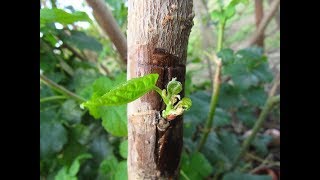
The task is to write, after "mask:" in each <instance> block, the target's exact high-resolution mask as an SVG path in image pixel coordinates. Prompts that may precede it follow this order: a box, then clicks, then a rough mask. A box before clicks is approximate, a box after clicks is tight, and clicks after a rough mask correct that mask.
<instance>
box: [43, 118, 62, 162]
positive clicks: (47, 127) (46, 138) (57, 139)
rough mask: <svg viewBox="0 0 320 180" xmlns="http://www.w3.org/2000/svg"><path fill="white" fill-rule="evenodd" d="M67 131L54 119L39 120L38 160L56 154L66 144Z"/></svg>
mask: <svg viewBox="0 0 320 180" xmlns="http://www.w3.org/2000/svg"><path fill="white" fill-rule="evenodd" d="M67 141H68V138H67V131H66V129H65V128H64V127H63V125H62V124H60V123H59V122H57V121H56V120H55V119H51V120H50V119H48V120H44V119H40V158H45V157H49V156H51V155H53V154H54V153H58V152H59V151H61V150H62V148H63V146H64V145H65V144H66V143H67Z"/></svg>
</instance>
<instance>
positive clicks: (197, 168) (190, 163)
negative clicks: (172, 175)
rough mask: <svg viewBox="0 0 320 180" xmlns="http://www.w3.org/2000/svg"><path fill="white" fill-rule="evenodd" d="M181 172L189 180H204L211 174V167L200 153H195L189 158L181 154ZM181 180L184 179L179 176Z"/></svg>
mask: <svg viewBox="0 0 320 180" xmlns="http://www.w3.org/2000/svg"><path fill="white" fill-rule="evenodd" d="M181 170H182V171H183V172H184V173H185V174H186V175H187V176H188V178H189V179H205V178H206V177H208V176H209V175H210V173H211V172H212V166H211V164H210V163H209V161H208V160H207V159H206V157H205V156H204V155H203V154H202V153H200V152H195V153H193V154H191V155H190V156H188V155H186V154H185V153H183V154H182V162H181ZM181 179H185V178H184V177H183V176H181Z"/></svg>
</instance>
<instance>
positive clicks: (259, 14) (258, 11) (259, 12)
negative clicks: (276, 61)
mask: <svg viewBox="0 0 320 180" xmlns="http://www.w3.org/2000/svg"><path fill="white" fill-rule="evenodd" d="M254 3H255V16H256V28H258V27H259V24H260V23H261V20H262V18H263V1H262V0H255V1H254ZM263 41H264V32H262V33H261V34H260V35H259V37H258V38H257V40H256V42H255V43H256V45H258V46H260V47H262V48H263V46H264V45H263Z"/></svg>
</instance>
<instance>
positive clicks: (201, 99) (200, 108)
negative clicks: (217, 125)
mask: <svg viewBox="0 0 320 180" xmlns="http://www.w3.org/2000/svg"><path fill="white" fill-rule="evenodd" d="M190 98H191V100H192V104H193V105H192V106H191V108H190V109H189V110H188V111H186V112H185V114H184V123H183V124H184V130H183V134H184V136H185V137H191V136H192V135H193V133H194V132H195V130H196V127H197V125H198V124H200V123H203V122H204V121H205V120H206V118H207V115H208V112H209V106H210V104H209V103H210V95H209V94H208V93H207V92H205V91H196V92H195V93H193V94H191V95H190Z"/></svg>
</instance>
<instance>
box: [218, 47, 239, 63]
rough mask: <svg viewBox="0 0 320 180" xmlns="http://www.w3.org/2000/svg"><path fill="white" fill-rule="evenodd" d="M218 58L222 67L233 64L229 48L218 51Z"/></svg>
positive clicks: (232, 54)
mask: <svg viewBox="0 0 320 180" xmlns="http://www.w3.org/2000/svg"><path fill="white" fill-rule="evenodd" d="M218 57H219V58H221V60H222V62H223V64H224V65H227V64H230V63H233V62H234V60H235V58H234V53H233V50H232V49H229V48H226V49H222V50H221V51H219V53H218Z"/></svg>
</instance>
